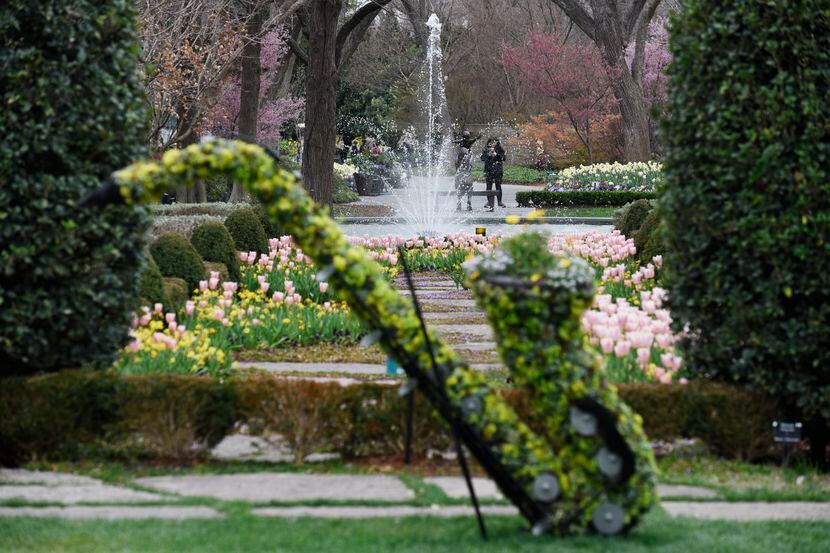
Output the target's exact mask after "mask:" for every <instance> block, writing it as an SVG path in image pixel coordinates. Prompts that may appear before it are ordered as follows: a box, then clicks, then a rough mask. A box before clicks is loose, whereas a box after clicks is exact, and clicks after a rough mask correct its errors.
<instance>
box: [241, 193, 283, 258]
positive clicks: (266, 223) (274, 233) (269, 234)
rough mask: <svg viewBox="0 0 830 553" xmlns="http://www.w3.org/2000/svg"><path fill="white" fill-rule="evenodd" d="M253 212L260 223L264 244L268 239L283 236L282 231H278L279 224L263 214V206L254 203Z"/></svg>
mask: <svg viewBox="0 0 830 553" xmlns="http://www.w3.org/2000/svg"><path fill="white" fill-rule="evenodd" d="M253 210H254V212H255V213H256V216H257V217H259V222H260V223H262V230H264V231H265V239H266V243H267V241H268V239H269V238H279V237H280V236H282V235H283V234H284V233H283V232H282V229H280V226H279V224H277V223H275V222H274V221H272V220H271V218H270V217H268V214H267V213H266V212H265V206H263V205H262V204H261V203H259V202H255V203H254V207H253ZM240 251H241V250H240ZM248 251H250V250H248ZM266 253H267V250H266Z"/></svg>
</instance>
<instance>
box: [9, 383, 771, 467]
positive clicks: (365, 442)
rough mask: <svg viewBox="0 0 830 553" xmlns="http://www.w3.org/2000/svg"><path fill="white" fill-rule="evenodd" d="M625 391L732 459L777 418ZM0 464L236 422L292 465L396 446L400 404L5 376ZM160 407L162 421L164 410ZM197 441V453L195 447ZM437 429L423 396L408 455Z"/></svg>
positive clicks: (318, 386) (713, 392) (745, 399)
mask: <svg viewBox="0 0 830 553" xmlns="http://www.w3.org/2000/svg"><path fill="white" fill-rule="evenodd" d="M619 389H620V396H621V398H622V399H623V400H624V401H625V402H626V403H628V405H630V406H631V407H632V409H634V410H635V411H637V412H638V413H640V414H641V415H642V417H643V420H644V427H645V430H646V432H647V434H648V436H649V438H650V439H652V440H675V439H678V438H681V437H697V438H700V439H702V440H703V441H704V442H705V443H706V444H707V445H708V446H709V447H710V448H711V449H712V450H713V451H714V452H716V453H718V454H720V455H722V456H724V457H729V458H739V459H753V458H757V457H760V456H764V455H766V454H768V452H769V450H770V446H771V443H770V440H771V432H770V424H771V421H772V420H774V419H776V418H778V417H780V416H781V413H780V411H779V409H778V407H777V406H776V403H775V402H774V401H772V400H770V399H769V398H768V397H766V396H765V395H763V394H759V393H751V392H747V391H744V390H742V389H739V388H737V387H734V386H729V385H726V384H718V383H711V382H697V383H694V382H693V383H691V384H688V385H686V386H681V385H669V386H666V385H660V384H631V385H622V386H620V387H619ZM503 393H504V394H505V396H506V397H507V399H508V401H509V402H510V403H511V404H512V405H513V406H514V408H515V409H516V410H517V412H518V413H519V414H520V415H521V416H522V417H523V418H525V420H527V421H528V423H529V424H530V425H531V426H538V423H537V422H536V421H535V419H534V415H533V413H532V412H531V409H530V403H529V402H528V401H527V396H526V394H525V393H523V392H522V391H517V390H507V391H504V392H503ZM0 413H13V416H4V417H0V463H2V464H15V463H22V462H25V461H27V460H29V459H33V458H40V459H60V458H72V457H75V456H77V455H79V454H80V452H81V451H83V452H85V454H87V455H89V454H90V452H91V451H92V450H96V449H97V450H99V451H100V452H102V453H104V452H107V451H109V452H110V453H112V452H113V451H114V450H122V449H124V448H128V449H129V450H130V451H134V452H137V453H139V454H143V455H149V456H153V457H161V458H182V457H190V456H193V455H200V454H203V453H204V452H205V449H206V448H208V447H210V446H211V445H213V444H215V443H217V442H218V441H219V440H221V438H222V436H224V435H225V433H227V432H228V431H229V429H230V428H231V427H232V426H233V424H234V423H245V424H248V425H249V426H250V428H251V430H252V431H253V432H255V433H257V432H274V433H279V434H282V435H283V436H285V437H286V439H287V440H288V442H289V443H290V444H291V446H292V448H293V449H294V450H295V452H296V453H297V457H298V458H297V461H298V462H300V461H302V457H303V456H305V455H306V454H308V453H311V452H314V451H334V452H338V453H341V454H342V455H343V456H344V457H346V458H351V457H360V456H389V455H399V454H401V453H402V452H403V434H404V428H405V416H406V409H405V401H404V400H402V399H401V398H400V397H398V395H397V388H396V387H394V386H385V385H380V384H361V385H355V386H345V387H344V386H340V385H338V384H334V383H332V384H329V383H318V382H311V381H291V380H285V379H279V378H274V377H269V376H256V377H249V378H236V379H232V380H230V381H225V382H220V381H218V380H212V379H208V378H204V377H195V376H172V375H158V374H153V375H142V376H119V375H116V374H114V373H111V372H108V371H106V372H91V371H64V372H61V373H57V374H53V375H47V376H43V377H35V378H28V379H26V378H10V379H7V380H5V381H4V382H3V386H2V387H0ZM159 413H165V417H159V416H158V414H159ZM194 443H195V444H197V445H198V446H200V447H199V448H197V449H196V450H194V449H192V448H191V447H190V444H194ZM450 445H451V444H450V441H449V439H448V437H447V435H446V434H445V432H444V425H443V423H441V422H440V421H439V420H438V418H437V417H436V416H435V414H434V412H433V411H432V409H431V408H430V406H429V405H428V404H427V402H426V401H424V400H423V398H422V397H420V395H419V396H418V397H417V401H416V410H415V432H414V442H413V446H414V451H415V452H416V454H418V455H425V454H426V453H427V451H428V450H429V449H445V448H447V447H449V446H450Z"/></svg>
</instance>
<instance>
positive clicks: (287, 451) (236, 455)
mask: <svg viewBox="0 0 830 553" xmlns="http://www.w3.org/2000/svg"><path fill="white" fill-rule="evenodd" d="M398 383H400V382H398ZM210 454H211V456H212V457H213V458H214V459H220V460H222V461H260V462H267V463H289V462H292V461H294V454H293V453H292V452H291V447H290V446H289V445H288V443H287V442H286V441H285V440H284V439H283V438H282V436H280V435H275V436H272V437H271V438H270V439H268V440H266V439H265V438H263V437H262V436H248V435H246V434H230V435H228V436H225V437H224V438H222V441H221V442H219V443H218V444H216V447H214V448H213V449H212V450H211V451H210ZM339 458H340V454H338V453H312V454H311V455H307V456H306V458H305V459H304V460H305V462H306V463H320V462H325V461H332V460H335V459H339Z"/></svg>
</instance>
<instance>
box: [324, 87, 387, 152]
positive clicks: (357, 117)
mask: <svg viewBox="0 0 830 553" xmlns="http://www.w3.org/2000/svg"><path fill="white" fill-rule="evenodd" d="M394 103H395V99H394V96H393V94H392V92H391V91H385V92H378V91H372V90H365V89H360V90H358V89H356V88H354V87H352V86H351V85H350V84H349V82H348V81H347V80H346V79H340V86H339V88H338V89H337V102H336V105H337V132H338V133H339V134H343V133H350V134H351V135H352V137H355V136H374V137H375V138H377V139H378V140H379V143H380V144H388V145H390V146H394V145H395V144H397V143H398V137H399V135H400V133H399V132H398V129H397V128H396V127H395V124H394V122H393V121H392V119H391V114H392V110H393V109H394V107H395V106H394ZM347 146H348V144H347Z"/></svg>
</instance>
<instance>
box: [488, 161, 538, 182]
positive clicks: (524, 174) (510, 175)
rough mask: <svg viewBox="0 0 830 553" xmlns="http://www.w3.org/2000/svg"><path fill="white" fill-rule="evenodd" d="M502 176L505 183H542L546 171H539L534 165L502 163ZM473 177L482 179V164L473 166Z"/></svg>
mask: <svg viewBox="0 0 830 553" xmlns="http://www.w3.org/2000/svg"><path fill="white" fill-rule="evenodd" d="M503 174H504V176H503V177H502V182H504V183H507V184H531V185H532V184H544V183H545V181H546V179H547V176H548V174H547V172H545V171H539V170H538V169H536V168H535V167H525V166H524V165H510V164H505V165H504V173H503ZM473 179H475V180H477V181H484V166H483V165H476V166H473Z"/></svg>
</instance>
